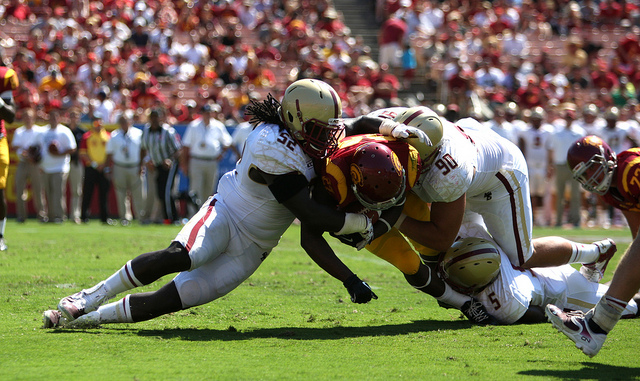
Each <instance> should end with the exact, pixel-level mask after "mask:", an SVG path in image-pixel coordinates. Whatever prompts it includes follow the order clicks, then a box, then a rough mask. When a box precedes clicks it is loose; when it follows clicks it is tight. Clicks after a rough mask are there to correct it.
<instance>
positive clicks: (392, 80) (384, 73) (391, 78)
mask: <svg viewBox="0 0 640 381" xmlns="http://www.w3.org/2000/svg"><path fill="white" fill-rule="evenodd" d="M398 90H400V81H399V80H398V77H396V76H395V75H393V74H392V73H391V72H389V66H387V65H380V71H379V73H378V75H377V78H376V80H375V81H374V82H373V98H381V99H384V100H385V101H387V102H389V101H390V100H391V99H393V98H397V97H398Z"/></svg>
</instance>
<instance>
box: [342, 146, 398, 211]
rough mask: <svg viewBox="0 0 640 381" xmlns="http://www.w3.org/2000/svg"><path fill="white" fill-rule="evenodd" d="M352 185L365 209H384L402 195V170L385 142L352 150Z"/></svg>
mask: <svg viewBox="0 0 640 381" xmlns="http://www.w3.org/2000/svg"><path fill="white" fill-rule="evenodd" d="M350 173H351V181H352V185H351V189H352V190H353V193H354V195H355V197H356V199H357V200H358V201H359V202H360V204H362V206H364V207H365V208H367V209H370V210H378V211H381V210H385V209H389V208H391V207H392V206H395V205H396V204H397V203H398V201H399V200H400V199H401V198H402V197H403V196H404V191H405V187H406V176H405V171H404V168H403V167H402V165H401V164H400V160H399V159H398V156H397V155H396V154H395V153H394V152H393V151H392V150H391V149H390V148H389V147H387V146H386V145H384V144H380V143H367V144H364V145H362V146H361V147H358V149H357V150H356V152H355V153H354V154H353V161H352V163H351V168H350Z"/></svg>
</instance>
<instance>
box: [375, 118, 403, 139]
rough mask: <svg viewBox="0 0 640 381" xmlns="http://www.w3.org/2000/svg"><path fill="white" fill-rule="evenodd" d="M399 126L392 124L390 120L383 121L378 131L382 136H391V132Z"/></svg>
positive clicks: (395, 123) (396, 123)
mask: <svg viewBox="0 0 640 381" xmlns="http://www.w3.org/2000/svg"><path fill="white" fill-rule="evenodd" d="M399 124H400V123H398V122H394V121H393V120H391V119H385V120H383V121H382V123H380V127H379V128H378V131H380V133H381V134H382V135H386V136H391V131H393V129H394V128H396V127H398V125H399Z"/></svg>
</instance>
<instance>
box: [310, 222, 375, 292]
mask: <svg viewBox="0 0 640 381" xmlns="http://www.w3.org/2000/svg"><path fill="white" fill-rule="evenodd" d="M300 244H301V246H302V248H303V249H304V250H305V251H306V252H307V255H309V257H311V259H313V261H314V262H315V263H316V264H317V265H318V266H320V268H322V269H323V270H324V271H326V272H327V273H328V274H329V275H331V276H332V277H334V278H336V279H338V280H339V281H341V282H342V284H343V285H344V286H345V287H346V288H347V291H348V292H349V296H350V297H351V301H352V302H354V303H367V302H368V301H370V300H371V299H378V296H377V295H376V294H375V293H374V292H373V291H372V290H371V288H370V287H369V285H368V284H367V283H365V282H364V281H362V280H361V279H360V278H358V276H357V275H356V274H354V273H353V271H351V269H349V267H347V265H345V264H344V262H342V261H341V260H340V258H338V257H337V256H336V254H335V252H334V251H333V249H332V248H331V246H329V244H328V243H327V241H326V240H325V239H324V237H323V236H322V232H321V231H319V230H314V229H312V228H310V227H309V226H308V225H305V224H304V223H303V224H302V226H301V230H300Z"/></svg>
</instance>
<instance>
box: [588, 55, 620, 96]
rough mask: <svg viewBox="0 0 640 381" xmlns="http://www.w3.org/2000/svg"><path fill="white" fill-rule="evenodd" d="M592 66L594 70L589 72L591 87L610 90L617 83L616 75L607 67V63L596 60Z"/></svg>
mask: <svg viewBox="0 0 640 381" xmlns="http://www.w3.org/2000/svg"><path fill="white" fill-rule="evenodd" d="M594 66H595V68H594V69H595V70H594V71H593V72H592V73H591V82H592V83H593V87H595V88H596V89H598V90H600V89H606V90H611V89H612V88H613V87H614V86H617V85H618V84H619V81H618V77H616V75H615V74H613V73H612V72H611V71H610V70H608V69H607V65H606V64H605V63H604V62H597V63H596V64H595V65H594Z"/></svg>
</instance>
